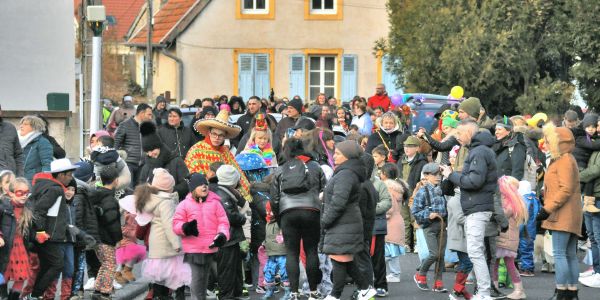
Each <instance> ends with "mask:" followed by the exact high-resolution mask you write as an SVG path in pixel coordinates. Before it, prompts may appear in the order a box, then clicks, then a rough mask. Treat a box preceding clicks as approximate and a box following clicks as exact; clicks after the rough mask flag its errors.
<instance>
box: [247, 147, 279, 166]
mask: <svg viewBox="0 0 600 300" xmlns="http://www.w3.org/2000/svg"><path fill="white" fill-rule="evenodd" d="M246 150H248V152H250V153H256V154H258V155H260V156H262V158H263V159H264V160H265V163H266V164H267V166H268V167H271V166H272V165H271V164H272V163H273V158H275V151H273V147H271V143H268V144H267V145H266V146H265V148H264V149H262V150H261V149H260V148H259V147H258V145H257V144H256V143H251V144H250V145H248V146H246Z"/></svg>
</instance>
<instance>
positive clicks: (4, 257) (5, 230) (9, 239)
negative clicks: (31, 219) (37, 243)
mask: <svg viewBox="0 0 600 300" xmlns="http://www.w3.org/2000/svg"><path fill="white" fill-rule="evenodd" d="M26 207H27V204H26ZM23 209H25V207H24V208H23ZM16 231H17V219H16V218H15V214H14V207H13V205H12V204H11V202H10V198H8V197H0V237H2V239H3V240H4V247H0V274H4V272H5V271H6V266H7V265H8V259H9V257H10V251H11V250H12V246H13V242H14V240H15V234H16ZM34 239H35V231H34V230H32V229H31V228H30V229H29V236H27V237H23V244H24V245H25V248H26V249H29V248H31V247H32V245H33V241H34Z"/></svg>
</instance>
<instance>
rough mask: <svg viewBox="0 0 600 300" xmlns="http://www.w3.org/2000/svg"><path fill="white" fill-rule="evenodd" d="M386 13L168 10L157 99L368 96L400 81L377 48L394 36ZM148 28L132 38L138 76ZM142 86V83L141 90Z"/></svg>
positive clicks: (157, 38) (288, 1) (374, 6)
mask: <svg viewBox="0 0 600 300" xmlns="http://www.w3.org/2000/svg"><path fill="white" fill-rule="evenodd" d="M385 3H386V1H385V0H219V1H217V0H212V1H211V0H169V1H168V2H167V3H166V4H164V5H163V7H162V8H161V9H160V10H159V11H158V12H156V14H155V15H154V36H153V44H154V45H155V47H156V49H155V51H154V58H153V62H154V78H153V79H154V94H155V95H157V94H159V93H164V92H165V91H170V92H171V97H172V98H175V99H177V100H180V99H190V100H192V99H196V98H202V97H207V96H208V97H210V96H213V95H216V94H227V95H241V96H242V97H243V98H244V99H248V97H250V96H252V95H257V96H259V97H268V95H269V93H270V90H271V89H273V90H274V92H275V95H277V96H280V97H282V96H288V97H293V96H295V95H299V96H300V97H301V98H302V99H315V98H316V96H317V95H318V94H319V93H325V94H327V95H328V96H334V97H336V98H338V99H339V100H342V101H348V100H350V99H351V98H352V97H353V96H355V95H362V96H369V95H371V94H373V93H374V90H375V85H376V84H377V83H378V82H382V81H383V82H391V81H390V80H393V78H391V76H390V74H387V72H386V70H385V69H386V68H385V66H382V64H384V65H385V61H384V62H382V59H381V57H376V55H374V54H373V52H374V51H373V47H374V45H375V41H376V40H377V39H380V38H382V37H387V35H388V31H389V24H388V15H387V11H386V7H385ZM140 14H141V15H142V14H144V12H141V13H140ZM138 20H145V18H138ZM145 28H146V26H145V24H143V23H142V22H139V23H136V24H134V25H133V28H132V30H130V32H131V36H130V38H129V41H128V43H129V45H130V46H133V47H135V49H136V51H137V52H136V53H137V56H138V59H136V62H137V63H138V64H139V65H141V66H138V67H137V68H136V69H137V70H143V62H144V54H145V53H144V51H145V43H146V35H147V32H146V29H145ZM142 78H143V73H141V72H140V73H139V74H138V75H136V80H137V81H138V83H140V84H143V79H142ZM390 78H391V79H390ZM388 85H390V84H388ZM388 91H389V92H390V94H391V93H393V92H394V87H393V86H388Z"/></svg>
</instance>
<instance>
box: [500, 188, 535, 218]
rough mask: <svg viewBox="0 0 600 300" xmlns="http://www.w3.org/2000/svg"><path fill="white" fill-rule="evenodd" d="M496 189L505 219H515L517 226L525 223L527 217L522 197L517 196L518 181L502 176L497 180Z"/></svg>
mask: <svg viewBox="0 0 600 300" xmlns="http://www.w3.org/2000/svg"><path fill="white" fill-rule="evenodd" d="M498 187H499V188H500V195H501V196H502V208H503V209H504V212H505V213H506V214H507V217H508V218H514V219H516V220H517V225H519V226H520V225H521V224H525V223H527V220H528V219H529V215H528V211H527V207H526V206H525V201H524V200H523V196H521V194H519V181H518V180H517V179H516V178H514V177H511V176H502V177H500V179H498Z"/></svg>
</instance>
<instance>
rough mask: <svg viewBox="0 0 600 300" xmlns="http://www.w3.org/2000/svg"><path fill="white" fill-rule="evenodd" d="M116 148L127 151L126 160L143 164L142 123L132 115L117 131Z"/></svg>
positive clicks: (137, 164)
mask: <svg viewBox="0 0 600 300" xmlns="http://www.w3.org/2000/svg"><path fill="white" fill-rule="evenodd" d="M115 149H117V150H119V149H124V150H125V152H127V158H126V159H125V161H126V162H127V163H129V164H133V165H136V166H141V165H142V159H143V155H142V153H143V151H142V135H141V133H140V124H139V123H138V122H137V121H136V120H135V118H134V117H131V118H129V119H127V120H125V121H123V122H121V124H119V127H118V128H117V131H116V132H115Z"/></svg>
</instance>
